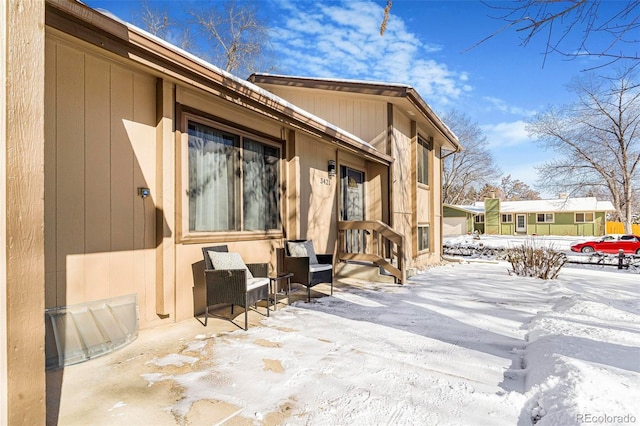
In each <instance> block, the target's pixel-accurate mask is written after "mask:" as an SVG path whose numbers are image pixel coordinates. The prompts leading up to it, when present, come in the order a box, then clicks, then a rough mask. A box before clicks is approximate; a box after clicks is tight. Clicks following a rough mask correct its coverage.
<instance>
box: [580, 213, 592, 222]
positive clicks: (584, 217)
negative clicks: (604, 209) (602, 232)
mask: <svg viewBox="0 0 640 426" xmlns="http://www.w3.org/2000/svg"><path fill="white" fill-rule="evenodd" d="M586 222H593V213H576V223H586Z"/></svg>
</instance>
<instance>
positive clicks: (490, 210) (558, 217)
mask: <svg viewBox="0 0 640 426" xmlns="http://www.w3.org/2000/svg"><path fill="white" fill-rule="evenodd" d="M614 210H615V209H614V207H613V205H612V204H611V202H610V201H598V200H597V199H596V198H595V197H583V198H569V197H561V198H558V199H552V200H526V201H500V200H499V199H497V198H487V199H485V201H484V202H476V203H475V204H473V205H472V206H448V207H447V208H445V216H446V218H445V223H448V224H449V226H452V223H457V222H459V221H460V219H459V218H460V217H461V213H459V212H466V213H467V216H466V217H465V221H466V222H465V223H466V227H467V230H468V229H469V220H470V216H473V231H478V232H480V233H484V234H489V235H517V234H523V235H534V234H535V235H576V236H598V235H604V234H605V232H606V222H607V213H609V212H613V211H614ZM455 212H458V213H455Z"/></svg>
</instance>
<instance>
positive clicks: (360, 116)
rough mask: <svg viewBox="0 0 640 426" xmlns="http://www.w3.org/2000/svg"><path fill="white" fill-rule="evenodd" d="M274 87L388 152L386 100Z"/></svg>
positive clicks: (319, 115)
mask: <svg viewBox="0 0 640 426" xmlns="http://www.w3.org/2000/svg"><path fill="white" fill-rule="evenodd" d="M271 89H273V92H274V93H275V94H276V95H278V96H281V97H282V98H284V99H286V100H288V101H289V102H291V103H292V104H294V105H296V106H298V107H300V108H302V109H304V110H306V111H309V112H311V113H312V114H314V115H317V116H318V117H320V118H322V119H324V120H327V121H328V122H330V123H332V124H334V125H336V126H338V127H340V128H341V129H343V130H346V131H347V132H349V133H352V134H354V135H357V136H358V137H359V138H361V139H363V140H365V141H367V142H371V143H373V144H374V146H375V147H376V149H377V150H379V151H380V152H386V131H387V127H386V126H387V105H386V103H384V102H380V101H370V100H365V99H362V98H359V99H358V98H356V97H355V96H348V95H346V96H345V95H341V94H340V93H337V92H332V93H331V95H326V94H322V93H320V92H311V93H308V92H305V93H301V92H299V91H296V90H291V89H287V88H283V87H271Z"/></svg>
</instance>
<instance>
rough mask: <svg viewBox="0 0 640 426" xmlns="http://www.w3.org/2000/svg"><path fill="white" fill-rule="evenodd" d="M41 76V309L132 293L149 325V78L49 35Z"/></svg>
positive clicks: (151, 144)
mask: <svg viewBox="0 0 640 426" xmlns="http://www.w3.org/2000/svg"><path fill="white" fill-rule="evenodd" d="M46 75H47V81H46V90H47V96H48V98H47V101H46V108H47V110H46V127H47V128H46V134H47V140H46V142H45V153H46V159H47V162H46V166H45V175H46V176H45V177H46V181H47V186H46V188H45V209H46V213H45V221H46V223H47V224H54V226H53V229H54V231H51V232H49V230H47V234H46V267H47V271H46V272H47V283H46V288H47V291H46V293H47V306H48V307H52V306H65V305H72V304H76V303H84V302H88V301H93V300H100V299H104V298H108V297H114V296H119V295H124V294H131V293H136V294H137V295H138V302H139V304H140V306H141V310H140V320H141V325H142V324H143V323H145V322H146V321H153V320H156V319H157V316H156V315H155V273H156V270H155V246H156V244H155V217H156V212H155V207H154V204H153V199H154V197H155V195H156V188H155V173H156V165H155V158H156V148H155V144H156V141H155V139H156V134H155V128H156V127H155V126H156V123H155V108H156V101H155V90H156V79H155V78H154V77H152V76H149V75H145V74H142V73H140V72H137V71H133V70H131V69H128V68H126V67H125V66H122V65H119V64H116V63H113V62H112V61H109V60H106V59H104V58H102V57H100V56H99V55H93V54H91V52H88V51H86V50H84V49H82V48H80V47H78V46H75V45H73V44H72V43H68V42H66V41H62V40H58V39H57V38H55V37H49V38H48V41H47V49H46ZM51 98H53V99H54V100H52V99H51ZM138 187H146V188H150V189H151V197H148V198H146V199H142V198H141V197H139V196H138V195H137V188H138ZM52 259H53V260H52Z"/></svg>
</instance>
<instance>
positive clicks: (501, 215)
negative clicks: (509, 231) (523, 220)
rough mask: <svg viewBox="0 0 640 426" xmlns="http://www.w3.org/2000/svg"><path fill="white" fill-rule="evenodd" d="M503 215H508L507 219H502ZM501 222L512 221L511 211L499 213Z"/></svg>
mask: <svg viewBox="0 0 640 426" xmlns="http://www.w3.org/2000/svg"><path fill="white" fill-rule="evenodd" d="M505 216H508V220H504V219H505ZM500 222H501V223H513V213H500Z"/></svg>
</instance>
